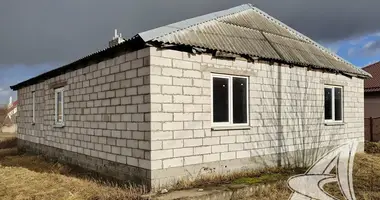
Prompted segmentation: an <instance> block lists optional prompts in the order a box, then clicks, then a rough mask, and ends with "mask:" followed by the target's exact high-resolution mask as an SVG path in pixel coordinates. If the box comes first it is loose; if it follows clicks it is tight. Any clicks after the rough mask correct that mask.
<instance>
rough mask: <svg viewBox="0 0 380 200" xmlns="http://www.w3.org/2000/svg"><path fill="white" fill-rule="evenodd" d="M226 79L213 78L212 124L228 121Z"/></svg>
mask: <svg viewBox="0 0 380 200" xmlns="http://www.w3.org/2000/svg"><path fill="white" fill-rule="evenodd" d="M228 82H229V81H228V79H227V78H218V77H214V78H213V119H214V122H228V121H229V107H228V103H229V94H228V90H229V87H228V85H229V84H228Z"/></svg>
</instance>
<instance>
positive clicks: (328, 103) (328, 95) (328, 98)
mask: <svg viewBox="0 0 380 200" xmlns="http://www.w3.org/2000/svg"><path fill="white" fill-rule="evenodd" d="M325 119H326V120H331V119H332V88H325Z"/></svg>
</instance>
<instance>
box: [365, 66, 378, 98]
mask: <svg viewBox="0 0 380 200" xmlns="http://www.w3.org/2000/svg"><path fill="white" fill-rule="evenodd" d="M363 70H364V71H366V72H368V73H371V74H372V78H371V79H366V80H365V81H364V92H379V91H380V62H376V63H373V64H370V65H368V66H366V67H364V68H363Z"/></svg>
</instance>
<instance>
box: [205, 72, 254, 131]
mask: <svg viewBox="0 0 380 200" xmlns="http://www.w3.org/2000/svg"><path fill="white" fill-rule="evenodd" d="M211 79H212V83H211V88H212V125H213V126H229V125H248V78H247V77H240V76H228V75H217V74H212V75H211Z"/></svg>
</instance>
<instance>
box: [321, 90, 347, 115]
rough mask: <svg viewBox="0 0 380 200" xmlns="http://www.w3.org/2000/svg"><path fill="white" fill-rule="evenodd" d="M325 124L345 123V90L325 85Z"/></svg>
mask: <svg viewBox="0 0 380 200" xmlns="http://www.w3.org/2000/svg"><path fill="white" fill-rule="evenodd" d="M325 122H343V88H342V87H340V86H331V85H325Z"/></svg>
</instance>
